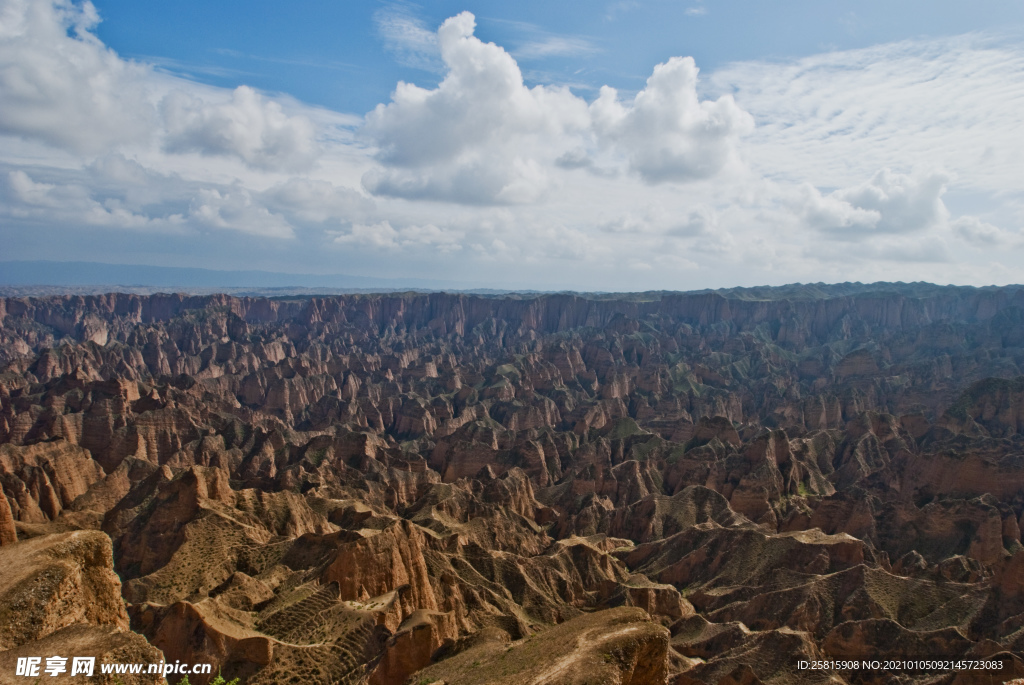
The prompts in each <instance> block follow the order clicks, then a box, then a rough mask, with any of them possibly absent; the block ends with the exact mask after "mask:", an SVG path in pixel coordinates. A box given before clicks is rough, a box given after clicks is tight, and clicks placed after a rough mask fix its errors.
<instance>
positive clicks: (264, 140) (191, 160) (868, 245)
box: [0, 0, 1024, 290]
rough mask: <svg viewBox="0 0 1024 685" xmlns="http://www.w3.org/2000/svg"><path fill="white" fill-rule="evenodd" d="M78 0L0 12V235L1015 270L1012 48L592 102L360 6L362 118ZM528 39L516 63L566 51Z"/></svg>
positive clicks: (190, 245) (75, 255)
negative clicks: (407, 71)
mask: <svg viewBox="0 0 1024 685" xmlns="http://www.w3.org/2000/svg"><path fill="white" fill-rule="evenodd" d="M99 21H100V17H99V15H98V12H97V11H96V9H95V8H94V7H93V5H92V4H90V3H89V2H83V3H78V2H72V0H0V241H2V242H3V244H5V245H6V249H5V252H6V257H5V258H6V259H44V258H49V259H58V260H60V259H67V260H71V259H82V258H91V259H95V260H96V261H107V262H126V263H132V262H134V263H150V264H160V265H166V266H189V265H196V266H203V267H207V268H224V269H241V268H261V269H267V270H273V271H305V270H308V271H312V272H318V273H331V272H334V273H349V274H354V275H380V276H386V277H402V276H407V277H410V278H434V277H438V276H442V275H443V276H444V277H446V278H448V279H453V278H456V279H460V280H464V281H465V282H466V283H467V286H481V285H491V286H495V287H520V288H537V289H547V288H552V289H554V288H574V289H600V290H639V289H653V288H671V289H685V288H699V287H709V286H710V287H718V286H728V285H737V284H739V285H754V284H759V283H774V284H779V283H786V282H794V281H844V280H862V281H866V280H929V281H935V282H943V283H946V282H954V283H973V284H986V283H1006V282H1024V259H1022V258H1021V257H1022V256H1024V233H1022V230H1021V229H1022V226H1024V165H1022V164H1021V160H1022V159H1024V136H1021V135H1020V130H1021V125H1022V123H1024V48H1021V47H1019V46H1018V45H1015V44H1012V43H1007V42H1005V41H1002V42H1001V41H999V40H997V39H996V38H994V37H993V36H989V35H984V34H969V35H963V36H956V37H952V38H944V39H928V40H925V39H919V40H905V41H900V42H897V43H887V44H881V45H875V46H872V47H869V48H864V49H858V50H846V51H832V52H825V53H822V54H818V55H812V56H809V57H804V58H800V59H794V60H788V61H782V62H780V61H775V62H767V61H758V62H750V61H748V62H738V63H732V64H729V65H727V66H725V67H722V68H719V69H717V70H716V71H714V72H713V73H711V74H707V75H702V74H701V73H700V72H699V69H698V66H699V65H698V64H697V63H696V62H695V60H694V59H693V58H692V57H689V56H686V55H679V56H674V57H671V58H669V59H667V60H666V61H664V62H662V63H660V64H655V65H651V72H650V75H649V77H648V78H647V80H646V83H645V85H644V86H643V88H641V89H640V90H638V92H635V93H620V92H617V91H616V89H614V88H612V87H610V86H604V87H601V88H600V89H599V91H598V92H597V94H596V96H594V97H591V98H590V99H589V100H588V99H587V98H585V97H582V96H580V95H578V94H577V93H576V92H574V90H573V89H572V88H571V87H569V86H567V85H564V84H559V83H540V84H537V85H532V86H530V85H528V81H527V80H524V76H523V71H522V69H521V67H520V64H519V63H518V62H517V59H516V58H515V57H514V56H513V54H512V53H510V52H509V51H508V50H506V49H505V48H503V47H502V46H500V45H496V44H495V43H492V42H486V41H484V40H482V39H480V38H479V37H478V36H477V35H476V33H477V28H476V22H475V18H474V16H473V14H471V13H469V12H461V13H459V14H457V15H455V16H453V17H450V18H448V19H447V20H445V21H444V22H443V23H442V24H441V25H440V27H439V28H438V29H437V30H436V31H429V30H428V29H425V28H423V27H422V26H420V25H419V24H417V23H416V22H415V21H414V20H413V19H411V18H409V17H408V16H404V15H388V16H385V17H383V18H381V17H378V30H379V31H380V34H381V37H382V40H384V41H385V42H386V43H387V44H388V46H389V48H390V49H391V50H392V52H393V53H394V54H395V56H396V57H395V58H396V59H399V60H402V61H404V62H407V63H410V64H415V65H418V66H419V67H420V68H423V69H428V70H434V71H437V72H438V74H439V82H438V83H436V85H432V86H426V87H424V86H419V85H415V84H413V83H406V82H399V83H398V84H397V85H396V86H395V89H394V92H393V94H392V95H391V98H390V101H388V102H383V103H380V104H378V105H377V106H376V107H375V108H374V109H372V110H371V111H370V112H368V113H366V114H365V115H363V116H358V115H352V114H348V113H342V112H335V111H330V110H328V109H325V108H322V107H314V106H311V105H308V104H304V103H302V102H300V101H298V100H296V99H294V98H292V97H289V96H288V95H287V94H271V93H264V92H260V91H258V90H257V89H255V88H252V87H250V86H247V85H239V86H237V87H235V88H218V87H215V86H211V85H206V84H202V83H198V82H196V81H192V80H188V79H185V78H182V77H179V76H174V75H172V74H169V73H167V72H166V71H163V70H161V69H159V68H157V67H156V66H154V65H152V64H147V63H146V62H144V61H133V60H127V59H124V58H122V57H121V56H119V55H118V54H117V53H116V52H115V51H114V50H112V49H111V48H110V47H108V46H107V45H104V44H103V42H102V41H101V40H100V39H99V38H98V37H97V35H96V33H95V29H96V26H97V25H98V22H99ZM596 49H598V48H596V47H595V46H594V45H593V44H592V43H590V42H587V41H584V40H582V39H579V38H573V37H569V38H565V37H558V36H544V37H541V38H539V39H538V40H535V41H533V42H531V43H529V44H528V45H524V46H523V47H522V53H521V54H520V59H529V58H530V56H531V55H533V56H536V55H543V54H565V53H567V52H575V53H578V54H587V52H588V51H591V52H592V51H594V50H596Z"/></svg>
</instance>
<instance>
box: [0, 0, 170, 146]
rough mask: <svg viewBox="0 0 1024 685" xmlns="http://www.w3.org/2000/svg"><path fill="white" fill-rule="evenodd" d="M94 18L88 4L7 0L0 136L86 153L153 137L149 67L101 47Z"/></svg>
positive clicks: (0, 38) (2, 23)
mask: <svg viewBox="0 0 1024 685" xmlns="http://www.w3.org/2000/svg"><path fill="white" fill-rule="evenodd" d="M98 22H99V15H98V13H97V12H96V8H95V7H94V6H93V5H92V3H91V2H88V1H86V2H84V3H82V4H80V5H76V4H73V3H72V2H70V0H53V1H52V2H49V1H39V0H4V2H3V3H2V5H0V93H2V96H0V133H6V134H9V135H17V136H24V137H28V138H34V139H38V140H42V141H44V142H46V143H48V144H50V145H53V146H56V147H61V148H68V149H71V150H74V151H76V152H80V153H86V154H91V153H96V152H100V151H103V150H108V149H110V148H111V147H112V146H116V145H119V144H122V143H127V142H140V141H141V142H144V141H146V140H147V139H148V138H149V137H150V135H151V134H152V131H153V127H154V120H155V112H154V109H153V106H152V104H151V102H150V97H149V93H148V88H147V79H149V78H150V75H151V70H150V69H149V68H148V67H147V66H145V65H141V64H137V63H133V62H126V61H124V60H122V59H121V58H119V57H118V56H117V55H116V54H115V53H114V52H113V51H112V50H110V49H109V48H107V47H106V46H105V45H103V43H101V42H100V40H99V39H98V38H96V36H95V35H94V34H93V33H91V29H92V28H93V27H95V25H96V24H97V23H98ZM72 122H73V123H72Z"/></svg>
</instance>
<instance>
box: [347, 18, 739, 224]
mask: <svg viewBox="0 0 1024 685" xmlns="http://www.w3.org/2000/svg"><path fill="white" fill-rule="evenodd" d="M474 28H475V20H474V17H473V15H472V14H470V13H469V12H463V13H462V14H459V15H458V16H455V17H452V18H450V19H448V20H447V21H445V22H444V24H442V26H441V28H440V29H439V30H438V33H437V38H438V45H439V46H440V50H441V58H442V59H443V61H444V64H445V67H446V70H447V71H446V74H445V77H444V80H443V81H442V82H441V83H440V84H439V85H438V87H437V88H435V89H425V88H420V87H418V86H415V85H412V84H409V83H404V82H401V83H399V84H398V87H397V88H396V89H395V92H394V94H393V95H392V101H391V103H389V104H387V105H383V104H382V105H378V106H377V108H376V109H375V110H374V111H372V112H370V114H368V115H367V120H366V126H365V129H364V131H365V133H366V134H367V135H369V136H371V137H372V138H373V139H374V140H375V141H376V142H377V144H378V145H379V154H378V159H379V160H380V161H381V162H382V165H383V166H382V168H380V169H377V170H374V171H372V172H370V173H368V174H367V175H366V176H365V177H364V180H363V182H364V185H365V186H366V188H367V189H368V190H369V191H370V192H372V193H374V194H377V195H390V196H396V197H404V198H413V199H433V200H445V201H450V202H459V203H466V204H519V203H532V202H537V201H540V200H542V199H543V198H544V197H545V195H546V191H548V190H549V189H550V188H551V187H552V186H553V184H554V183H555V182H556V181H555V180H554V177H553V176H552V173H551V172H552V171H554V170H555V169H556V168H562V169H574V168H584V167H588V168H594V169H595V170H596V169H597V167H595V165H594V161H593V159H592V157H593V155H594V154H597V153H599V152H600V150H603V151H604V152H605V153H606V156H608V155H610V156H611V159H610V161H611V163H612V164H614V163H615V161H614V160H615V159H619V160H625V161H626V162H628V166H629V167H630V168H631V169H632V170H633V171H635V172H636V173H638V174H639V175H640V176H641V177H642V178H643V179H644V180H645V181H647V182H650V183H660V182H665V181H676V182H682V181H692V180H697V179H706V178H711V177H713V176H715V175H716V174H718V173H720V172H721V171H723V170H724V169H726V168H730V167H731V168H734V169H740V168H742V162H741V161H740V158H739V153H738V142H739V138H740V136H742V135H743V134H745V133H747V132H749V130H750V129H751V127H752V125H753V124H752V120H751V118H750V116H749V115H747V114H746V113H745V112H744V111H743V110H741V109H740V108H739V107H737V106H736V104H735V103H734V102H733V100H732V97H731V96H728V95H726V96H723V97H721V98H719V99H718V100H716V101H706V100H705V101H701V100H700V99H699V97H698V96H697V90H696V86H697V67H696V65H695V64H694V61H693V59H692V58H688V57H687V58H672V59H671V60H669V61H668V62H667V63H666V64H659V65H658V66H656V67H655V68H654V73H653V74H652V76H651V77H650V78H649V79H648V81H647V87H646V88H645V89H644V90H642V91H641V92H640V93H639V94H637V96H636V97H635V98H634V100H633V101H632V102H631V103H628V104H623V103H621V102H619V100H618V95H617V93H616V91H615V90H614V89H613V88H609V87H605V88H602V90H601V96H600V97H599V98H598V99H597V100H596V101H595V102H594V103H593V104H591V105H590V106H589V107H588V106H587V105H586V103H585V101H584V100H582V99H581V98H578V97H576V96H575V95H573V94H572V93H571V92H570V91H569V90H568V89H567V88H558V87H544V86H536V87H534V88H527V87H526V86H525V85H524V84H523V77H522V73H521V72H520V70H519V66H518V65H517V64H516V61H515V60H514V59H513V58H512V56H511V55H510V54H509V53H508V52H506V51H505V50H503V49H502V48H500V47H498V46H497V45H494V44H493V43H484V42H483V41H481V40H480V39H478V38H477V37H476V36H475V35H474ZM598 173H600V174H603V175H608V174H609V173H611V171H610V169H609V168H601V169H600V170H599V171H598Z"/></svg>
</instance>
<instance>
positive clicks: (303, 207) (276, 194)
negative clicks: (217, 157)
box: [262, 178, 376, 224]
mask: <svg viewBox="0 0 1024 685" xmlns="http://www.w3.org/2000/svg"><path fill="white" fill-rule="evenodd" d="M262 197H263V199H264V201H265V202H266V203H267V204H268V205H269V206H272V207H274V208H276V209H278V210H279V211H280V212H282V213H285V214H289V215H291V216H293V217H295V218H296V219H297V220H299V221H303V222H310V223H321V224H322V223H327V222H329V221H335V220H338V221H353V220H358V219H359V218H361V217H363V216H365V215H366V214H368V213H370V212H372V211H373V210H374V209H375V208H376V205H375V204H374V202H373V201H372V200H370V199H369V198H366V197H363V196H362V195H360V194H359V193H358V192H356V191H355V190H352V189H351V188H345V187H342V186H337V185H335V184H333V183H331V182H329V181H319V180H314V179H308V178H290V179H288V180H287V181H285V182H284V183H279V184H277V185H275V186H273V187H271V188H269V189H268V190H266V191H265V192H263V193H262Z"/></svg>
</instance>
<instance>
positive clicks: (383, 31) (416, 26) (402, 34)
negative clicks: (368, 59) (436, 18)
mask: <svg viewBox="0 0 1024 685" xmlns="http://www.w3.org/2000/svg"><path fill="white" fill-rule="evenodd" d="M373 21H374V23H375V24H376V26H377V32H378V33H379V34H380V36H381V37H382V38H383V39H384V45H385V47H387V49H388V50H390V51H391V53H392V54H394V55H395V57H396V58H397V59H398V61H399V62H400V63H402V64H404V65H405V66H408V67H414V68H417V69H425V70H427V71H440V69H441V66H442V65H441V59H440V55H439V51H438V47H437V34H435V33H434V32H433V31H431V30H429V29H428V28H427V27H425V26H424V25H423V22H422V21H420V20H419V19H417V18H416V17H415V16H414V15H413V14H412V13H411V12H410V11H409V8H408V7H407V6H406V5H403V4H391V5H388V6H386V7H383V8H381V9H379V10H377V12H375V13H374V15H373Z"/></svg>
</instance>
